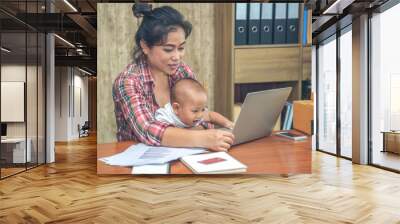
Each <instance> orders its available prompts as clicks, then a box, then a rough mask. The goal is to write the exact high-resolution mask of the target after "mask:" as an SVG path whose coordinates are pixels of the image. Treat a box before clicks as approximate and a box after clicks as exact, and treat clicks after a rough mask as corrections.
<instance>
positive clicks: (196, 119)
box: [155, 78, 233, 129]
mask: <svg viewBox="0 0 400 224" xmlns="http://www.w3.org/2000/svg"><path fill="white" fill-rule="evenodd" d="M170 94H171V102H170V103H168V104H166V105H165V106H164V107H163V108H160V109H158V110H157V111H156V114H155V118H156V120H158V121H162V122H166V123H169V124H172V125H174V126H176V127H180V128H195V127H197V126H198V125H199V124H200V123H202V121H208V122H211V123H213V124H216V125H219V126H222V127H226V128H230V129H232V128H233V123H232V122H231V121H229V120H228V119H226V118H225V117H224V116H222V115H220V114H218V113H216V112H208V110H207V93H206V90H205V89H204V87H203V86H202V85H201V84H200V83H199V82H198V81H196V80H194V79H191V78H185V79H181V80H179V81H177V82H176V83H175V85H174V86H173V87H172V89H171V93H170Z"/></svg>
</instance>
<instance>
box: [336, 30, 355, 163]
mask: <svg viewBox="0 0 400 224" xmlns="http://www.w3.org/2000/svg"><path fill="white" fill-rule="evenodd" d="M339 41H340V50H339V52H340V155H341V156H344V157H347V158H352V148H351V147H352V96H353V94H352V74H353V72H352V32H351V25H350V26H348V27H347V28H345V29H344V30H342V31H341V36H340V38H339Z"/></svg>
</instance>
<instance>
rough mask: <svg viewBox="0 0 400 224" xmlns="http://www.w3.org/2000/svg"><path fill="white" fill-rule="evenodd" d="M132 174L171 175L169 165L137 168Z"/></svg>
mask: <svg viewBox="0 0 400 224" xmlns="http://www.w3.org/2000/svg"><path fill="white" fill-rule="evenodd" d="M132 174H169V163H166V164H160V165H143V166H135V167H133V168H132Z"/></svg>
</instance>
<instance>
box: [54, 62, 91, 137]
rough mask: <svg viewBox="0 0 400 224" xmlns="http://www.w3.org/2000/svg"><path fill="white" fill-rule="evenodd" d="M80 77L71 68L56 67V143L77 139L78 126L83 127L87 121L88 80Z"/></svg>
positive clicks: (77, 72)
mask: <svg viewBox="0 0 400 224" xmlns="http://www.w3.org/2000/svg"><path fill="white" fill-rule="evenodd" d="M82 75H83V73H82V72H80V71H79V70H77V69H75V68H72V67H56V84H55V85H56V91H55V123H56V133H55V140H56V141H70V140H73V139H77V138H79V135H78V134H79V133H78V124H80V125H83V124H84V122H85V121H87V120H88V78H87V77H84V76H82ZM79 95H80V97H79ZM79 100H80V101H81V102H80V103H79ZM79 105H81V113H80V110H79Z"/></svg>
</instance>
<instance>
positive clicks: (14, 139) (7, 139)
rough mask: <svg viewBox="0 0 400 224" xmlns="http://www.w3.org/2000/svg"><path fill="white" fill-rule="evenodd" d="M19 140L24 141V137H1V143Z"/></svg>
mask: <svg viewBox="0 0 400 224" xmlns="http://www.w3.org/2000/svg"><path fill="white" fill-rule="evenodd" d="M28 141H30V139H29V138H28ZM19 142H25V138H5V139H1V143H19Z"/></svg>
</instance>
